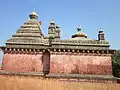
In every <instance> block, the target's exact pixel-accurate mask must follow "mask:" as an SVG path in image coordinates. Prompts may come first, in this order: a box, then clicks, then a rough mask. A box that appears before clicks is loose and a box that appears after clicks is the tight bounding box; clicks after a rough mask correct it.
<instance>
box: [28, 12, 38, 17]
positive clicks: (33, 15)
mask: <svg viewBox="0 0 120 90" xmlns="http://www.w3.org/2000/svg"><path fill="white" fill-rule="evenodd" d="M29 17H30V19H37V18H38V15H37V13H36V12H35V11H33V12H31V13H30V14H29Z"/></svg>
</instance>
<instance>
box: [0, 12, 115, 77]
mask: <svg viewBox="0 0 120 90" xmlns="http://www.w3.org/2000/svg"><path fill="white" fill-rule="evenodd" d="M29 17H30V19H29V20H27V21H26V22H24V24H23V25H22V26H20V28H19V29H18V30H17V31H16V34H14V35H12V37H11V38H9V39H8V40H7V41H6V46H3V47H1V49H2V50H3V52H4V55H3V60H2V70H5V71H10V72H43V73H45V74H49V73H60V74H62V73H64V74H97V75H98V74H99V75H112V64H111V55H112V54H114V53H115V50H113V49H109V47H110V44H109V43H108V41H106V40H105V36H104V32H103V31H99V32H98V39H96V40H93V39H90V38H88V36H87V34H85V33H84V32H83V31H82V29H81V27H80V26H78V28H77V29H76V31H77V32H76V33H75V34H73V35H71V38H70V39H66V40H61V37H60V31H61V29H60V26H59V25H56V23H55V21H53V20H52V21H51V22H50V24H49V27H48V35H47V36H44V35H43V33H42V30H41V23H40V22H38V15H37V13H36V12H35V11H33V12H32V13H30V14H29Z"/></svg>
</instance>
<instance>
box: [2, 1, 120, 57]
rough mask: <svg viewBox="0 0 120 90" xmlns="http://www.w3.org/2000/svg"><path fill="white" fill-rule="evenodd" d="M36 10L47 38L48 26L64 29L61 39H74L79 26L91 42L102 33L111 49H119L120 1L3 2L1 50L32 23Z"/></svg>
mask: <svg viewBox="0 0 120 90" xmlns="http://www.w3.org/2000/svg"><path fill="white" fill-rule="evenodd" d="M34 9H35V11H36V12H37V14H38V15H39V18H38V21H42V32H43V34H44V35H45V36H46V35H47V32H48V25H49V22H50V21H51V20H54V21H55V22H56V24H59V25H60V27H61V38H62V39H67V38H71V36H72V35H73V34H74V33H76V32H77V26H78V25H80V26H81V28H82V31H83V32H84V33H86V34H87V35H88V38H91V39H97V34H98V31H99V30H101V29H102V30H103V31H104V33H105V38H106V40H107V41H109V43H110V45H111V47H110V48H111V49H120V41H119V40H120V26H119V25H120V0H9V1H8V0H0V31H1V33H0V46H4V45H5V42H6V40H7V39H8V38H10V37H11V36H12V35H13V34H15V32H16V30H17V29H19V28H20V26H21V25H23V23H24V22H25V21H27V20H28V19H29V13H30V12H32V11H33V10H34ZM0 57H1V56H0Z"/></svg>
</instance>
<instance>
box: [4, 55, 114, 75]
mask: <svg viewBox="0 0 120 90" xmlns="http://www.w3.org/2000/svg"><path fill="white" fill-rule="evenodd" d="M42 55H44V54H43V53H39V54H19V53H18V54H15V53H14V54H9V53H5V54H4V56H3V66H2V69H3V70H6V71H14V72H42V71H43V65H44V69H45V70H49V66H48V67H47V66H46V65H48V64H49V61H47V60H44V59H42V58H43V56H42ZM48 56H49V55H46V56H45V57H46V58H48ZM45 57H44V58H45ZM48 60H50V73H70V74H72V73H73V74H76V73H77V74H112V65H111V56H110V55H109V56H108V55H106V56H103V55H100V56H97V55H89V54H88V55H83V54H82V55H79V54H64V53H62V54H60V53H58V54H54V53H53V54H50V57H49V59H48ZM43 62H44V63H43ZM45 67H46V68H45Z"/></svg>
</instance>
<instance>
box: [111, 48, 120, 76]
mask: <svg viewBox="0 0 120 90" xmlns="http://www.w3.org/2000/svg"><path fill="white" fill-rule="evenodd" d="M112 70H113V76H115V77H120V50H118V51H116V53H115V54H114V55H113V56H112Z"/></svg>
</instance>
